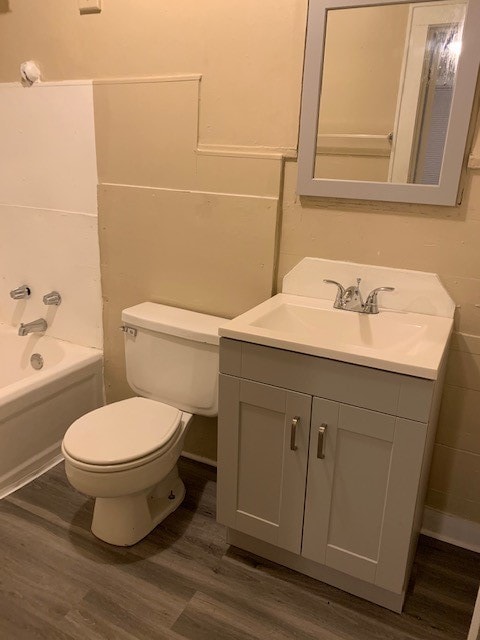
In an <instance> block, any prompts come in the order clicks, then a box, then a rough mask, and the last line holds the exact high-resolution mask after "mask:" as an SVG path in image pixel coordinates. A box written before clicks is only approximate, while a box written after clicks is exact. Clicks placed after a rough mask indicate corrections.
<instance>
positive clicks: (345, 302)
mask: <svg viewBox="0 0 480 640" xmlns="http://www.w3.org/2000/svg"><path fill="white" fill-rule="evenodd" d="M324 282H325V283H326V284H334V285H335V286H336V287H337V295H336V297H335V302H334V303H333V307H334V308H335V309H343V311H356V312H357V313H367V314H372V313H378V299H377V296H378V293H379V292H380V291H395V289H394V288H393V287H377V288H376V289H373V291H370V293H369V294H368V296H367V299H366V301H365V302H363V299H362V294H361V293H360V282H361V278H357V284H356V285H355V284H353V285H351V286H350V287H347V288H345V287H344V286H342V285H341V284H340V283H339V282H336V281H335V280H324Z"/></svg>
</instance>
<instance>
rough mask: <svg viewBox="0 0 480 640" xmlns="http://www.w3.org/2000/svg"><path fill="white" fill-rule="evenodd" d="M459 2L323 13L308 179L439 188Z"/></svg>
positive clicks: (458, 40)
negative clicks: (314, 140)
mask: <svg viewBox="0 0 480 640" xmlns="http://www.w3.org/2000/svg"><path fill="white" fill-rule="evenodd" d="M465 12H466V2H463V1H452V0H441V1H439V2H427V3H418V2H412V3H401V4H391V5H381V6H380V5H377V6H365V7H354V8H340V9H329V10H328V11H327V21H326V36H325V51H324V59H323V70H322V82H321V94H320V108H319V117H318V128H317V148H316V155H315V173H314V177H315V178H323V179H333V180H359V181H373V182H390V183H397V184H417V185H438V184H439V182H440V176H441V169H442V162H443V158H444V151H445V142H446V137H447V129H448V123H449V119H450V114H451V105H452V98H453V93H454V87H455V80H456V73H457V62H458V58H459V55H460V51H461V48H462V33H463V25H464V20H465Z"/></svg>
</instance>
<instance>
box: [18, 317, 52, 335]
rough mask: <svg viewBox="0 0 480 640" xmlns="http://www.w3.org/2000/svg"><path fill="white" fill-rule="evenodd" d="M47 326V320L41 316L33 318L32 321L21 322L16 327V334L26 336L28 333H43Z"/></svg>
mask: <svg viewBox="0 0 480 640" xmlns="http://www.w3.org/2000/svg"><path fill="white" fill-rule="evenodd" d="M47 326H48V325H47V321H46V320H44V319H43V318H39V319H38V320H33V322H27V323H26V324H23V322H22V323H21V324H20V326H19V327H18V335H19V336H26V335H28V334H29V333H43V332H44V331H46V330H47Z"/></svg>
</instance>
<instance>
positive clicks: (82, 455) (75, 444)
mask: <svg viewBox="0 0 480 640" xmlns="http://www.w3.org/2000/svg"><path fill="white" fill-rule="evenodd" d="M181 417H182V412H181V411H179V410H178V409H176V408H175V407H171V406H170V405H168V404H163V403H162V402H156V401H155V400H148V399H147V398H129V399H128V400H122V401H120V402H115V403H113V404H109V405H106V406H105V407H101V408H100V409H95V411H91V412H90V413H87V414H86V415H84V416H82V417H81V418H79V419H78V420H76V421H75V422H74V423H73V424H72V426H71V427H70V428H69V429H68V430H67V433H66V434H65V437H64V439H63V446H64V449H65V451H66V453H68V455H69V456H71V457H72V458H74V459H76V460H79V461H80V462H86V463H88V464H98V465H108V464H121V463H123V462H130V461H132V460H137V459H139V458H144V457H145V456H147V455H149V454H151V453H153V452H154V451H156V450H157V449H161V448H162V447H163V446H165V445H166V444H167V442H168V441H169V440H171V438H172V437H173V436H174V435H175V433H176V432H177V430H178V427H179V424H180V420H181Z"/></svg>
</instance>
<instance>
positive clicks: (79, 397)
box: [0, 324, 104, 498]
mask: <svg viewBox="0 0 480 640" xmlns="http://www.w3.org/2000/svg"><path fill="white" fill-rule="evenodd" d="M33 354H40V355H41V356H42V357H43V361H44V364H43V368H42V369H40V370H35V369H34V368H33V367H32V365H31V362H30V358H31V356H32V355H33ZM103 403H104V400H103V374H102V352H101V351H99V350H98V349H90V348H88V347H81V346H78V345H75V344H71V343H69V342H64V341H62V340H55V339H54V338H49V337H46V336H39V335H38V334H31V335H28V336H25V337H20V336H18V335H17V330H16V329H15V328H13V327H11V326H8V325H2V324H0V498H3V497H4V496H6V495H8V494H9V493H11V492H12V491H15V490H16V489H18V488H19V487H21V486H22V485H24V484H26V483H27V482H29V481H30V480H32V479H33V478H35V477H37V476H38V475H40V474H41V473H43V472H44V471H46V470H47V469H49V468H50V467H52V466H54V465H55V464H57V462H59V461H60V460H61V459H62V456H61V453H60V445H61V442H62V438H63V435H64V433H65V431H66V430H67V429H68V427H69V426H70V424H71V423H72V422H73V421H74V420H76V419H77V418H79V417H80V416H81V415H83V414H85V413H87V411H91V410H92V409H96V408H97V407H99V406H101V405H102V404H103Z"/></svg>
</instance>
